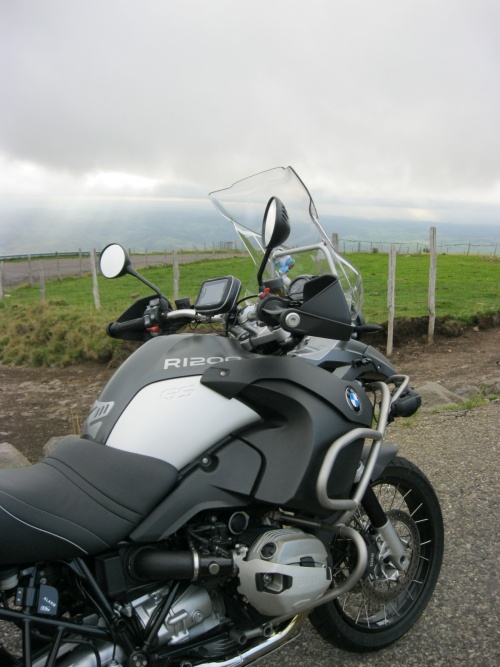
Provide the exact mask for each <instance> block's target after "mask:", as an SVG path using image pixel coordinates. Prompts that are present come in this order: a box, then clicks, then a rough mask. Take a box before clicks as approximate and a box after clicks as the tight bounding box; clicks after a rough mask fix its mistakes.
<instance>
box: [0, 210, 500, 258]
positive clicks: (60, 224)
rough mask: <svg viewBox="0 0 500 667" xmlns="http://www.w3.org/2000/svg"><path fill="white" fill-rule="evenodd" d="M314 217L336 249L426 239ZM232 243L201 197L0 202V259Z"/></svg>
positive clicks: (402, 226) (475, 238) (483, 235)
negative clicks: (114, 246)
mask: <svg viewBox="0 0 500 667" xmlns="http://www.w3.org/2000/svg"><path fill="white" fill-rule="evenodd" d="M321 221H322V223H323V226H324V228H325V230H326V231H327V232H328V233H329V234H332V233H333V232H337V233H338V234H339V237H340V240H341V244H340V250H341V251H342V250H343V249H344V247H345V250H346V251H349V250H356V249H357V247H358V243H361V244H362V246H361V247H362V249H363V250H366V249H369V246H367V244H372V245H373V246H374V247H379V249H381V250H385V249H387V246H388V244H390V243H396V244H411V243H414V244H415V245H414V248H415V249H416V247H417V246H416V244H417V243H418V244H419V247H420V249H421V247H423V246H425V245H426V244H428V239H429V227H430V224H429V223H427V222H426V223H423V222H418V223H417V222H415V221H401V222H398V223H395V222H387V223H381V222H380V221H377V222H374V221H368V220H360V219H355V218H346V217H344V218H338V217H333V216H323V217H321ZM436 226H437V228H438V232H437V238H438V245H439V247H440V249H441V250H442V251H444V252H463V250H464V245H466V244H468V243H472V244H473V246H474V247H473V249H472V250H471V252H490V253H492V252H493V250H494V248H495V244H496V243H497V242H499V241H500V232H499V228H498V227H496V226H492V225H473V226H467V225H462V224H451V223H439V224H437V225H436ZM236 240H237V237H236V235H235V233H234V231H233V229H232V227H231V225H230V224H229V222H227V221H225V220H224V219H223V218H222V217H221V215H220V214H218V213H217V211H216V210H215V209H214V207H213V206H212V204H211V203H210V201H209V200H208V199H207V200H177V201H172V200H162V199H159V200H154V199H151V200H143V199H141V200H130V199H129V200H118V199H100V200H87V199H75V198H73V199H64V198H61V199H53V200H50V201H48V200H45V199H27V200H23V201H16V200H0V256H8V255H16V254H28V253H32V254H36V253H42V252H55V251H58V252H69V251H74V250H78V249H79V248H81V249H82V250H90V249H91V248H93V247H94V248H97V249H101V248H102V247H104V246H105V245H106V244H107V243H109V242H111V241H117V242H119V243H121V244H122V245H124V246H125V247H127V248H131V249H135V250H137V251H142V250H145V249H147V250H171V249H180V248H184V249H192V248H193V246H196V247H198V248H204V247H205V248H211V247H212V245H213V244H219V243H221V242H225V241H232V242H234V241H236ZM384 244H385V246H386V247H382V248H380V246H384ZM455 244H460V247H459V246H456V245H455ZM455 247H456V249H454V248H455ZM497 254H500V249H498V250H497Z"/></svg>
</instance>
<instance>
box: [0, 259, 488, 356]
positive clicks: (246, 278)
mask: <svg viewBox="0 0 500 667" xmlns="http://www.w3.org/2000/svg"><path fill="white" fill-rule="evenodd" d="M348 257H349V259H350V260H351V261H352V262H353V263H354V264H355V265H356V266H357V267H358V268H359V269H360V271H361V273H362V275H363V282H364V286H365V305H364V308H363V314H364V315H365V318H366V320H367V321H369V322H375V323H383V322H385V321H386V320H387V274H388V257H387V255H385V254H381V253H372V254H369V253H359V254H356V253H352V254H349V255H348ZM311 270H312V269H311V267H309V266H305V265H304V266H303V267H301V268H299V267H298V266H296V267H295V269H294V271H293V275H298V273H299V272H300V271H307V272H309V271H311ZM227 274H232V275H235V276H237V277H239V278H240V280H241V281H242V283H243V286H244V289H245V288H246V289H247V290H248V292H249V293H252V292H254V291H255V287H256V285H255V278H254V276H255V267H254V265H253V264H252V263H251V262H250V260H247V259H245V258H238V259H219V260H210V261H201V262H194V263H191V264H187V265H182V266H181V267H180V285H179V295H180V296H189V297H190V298H191V300H192V301H194V300H195V298H196V295H197V293H198V289H199V286H200V284H201V283H202V282H203V281H204V280H206V279H207V278H213V277H217V276H223V275H227ZM144 275H145V276H146V277H147V278H148V280H150V281H151V282H153V283H155V284H157V285H158V286H159V287H160V288H161V289H162V290H163V291H164V293H165V294H166V295H167V296H171V295H172V294H173V273H172V267H171V266H158V267H152V268H149V269H145V270H144ZM428 276H429V256H428V255H426V254H419V255H398V258H397V273H396V317H397V318H400V317H422V316H426V315H427V314H428V313H427V293H428ZM292 277H293V276H292ZM149 293H150V291H149V290H148V288H146V287H145V286H144V285H142V283H140V282H139V281H137V280H135V279H134V278H132V277H130V276H125V277H124V278H121V279H119V280H108V281H107V280H104V279H103V278H101V277H99V296H100V302H101V308H100V309H99V310H96V309H95V307H94V298H93V291H92V280H91V277H90V276H88V277H85V278H66V279H64V280H61V281H52V282H48V283H46V285H45V303H44V304H43V305H42V304H41V299H40V289H39V287H38V286H35V287H31V288H30V287H29V286H26V285H23V286H21V287H18V288H16V289H12V290H11V291H9V292H8V293H7V294H4V298H3V300H2V301H0V362H1V363H4V364H25V365H68V364H72V363H80V362H85V361H89V360H93V361H102V362H107V361H109V360H110V359H112V358H116V357H119V356H122V355H124V354H126V353H127V346H126V345H125V347H124V343H123V342H121V341H116V340H112V339H110V338H108V337H107V336H106V335H105V333H104V331H105V325H106V324H107V323H108V322H110V321H113V320H114V319H116V318H117V317H118V316H119V315H120V313H121V312H122V311H124V310H125V309H126V308H127V307H128V306H129V305H130V304H131V303H132V302H133V301H134V300H135V299H136V298H138V297H139V296H144V295H147V294H149ZM499 312H500V261H499V258H493V257H489V258H488V257H484V256H472V255H471V256H463V255H440V256H439V257H438V278H437V287H436V313H437V316H438V317H440V318H452V319H456V320H461V321H464V322H469V323H472V322H474V321H475V320H476V318H477V317H478V316H484V315H489V314H492V313H499ZM128 349H130V348H128Z"/></svg>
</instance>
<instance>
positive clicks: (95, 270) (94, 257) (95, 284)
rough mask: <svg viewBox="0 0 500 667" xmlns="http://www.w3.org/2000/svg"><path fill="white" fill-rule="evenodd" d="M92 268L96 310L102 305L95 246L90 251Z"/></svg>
mask: <svg viewBox="0 0 500 667" xmlns="http://www.w3.org/2000/svg"><path fill="white" fill-rule="evenodd" d="M90 270H91V271H92V291H93V294H94V305H95V307H96V310H99V308H100V307H101V300H100V299H99V285H98V284H97V269H96V254H95V248H92V250H91V251H90Z"/></svg>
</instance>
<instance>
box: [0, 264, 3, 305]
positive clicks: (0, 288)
mask: <svg viewBox="0 0 500 667" xmlns="http://www.w3.org/2000/svg"><path fill="white" fill-rule="evenodd" d="M2 281H3V262H0V301H1V300H2V299H3V284H2Z"/></svg>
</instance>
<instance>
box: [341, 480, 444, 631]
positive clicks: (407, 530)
mask: <svg viewBox="0 0 500 667" xmlns="http://www.w3.org/2000/svg"><path fill="white" fill-rule="evenodd" d="M373 489H374V491H375V494H376V496H377V498H378V500H379V502H380V504H381V505H382V507H383V509H384V511H385V513H386V514H387V516H388V518H390V520H391V521H392V522H393V524H394V527H395V529H396V531H397V533H398V534H399V536H400V537H401V539H402V540H403V542H404V544H405V546H406V548H405V557H406V558H405V565H404V570H405V571H404V574H401V573H399V572H398V571H397V570H396V568H394V567H393V566H392V564H391V563H390V562H389V561H388V559H387V558H385V556H384V549H385V548H386V545H385V544H384V543H383V541H382V540H381V539H380V537H379V536H378V535H377V536H376V535H374V534H373V531H371V526H370V523H369V521H368V519H367V517H366V514H365V513H364V512H363V510H360V511H358V513H357V514H356V515H355V516H354V517H353V519H352V521H351V525H352V526H353V527H355V528H356V529H357V530H358V531H360V532H362V534H364V535H365V537H366V540H367V543H368V553H369V567H368V568H367V572H366V573H365V576H364V577H363V579H362V580H361V581H360V582H358V584H357V585H356V586H355V587H354V588H353V589H352V590H351V591H349V592H348V593H346V594H345V595H343V596H340V597H339V598H338V599H337V600H335V605H336V606H337V609H338V610H339V612H340V614H341V616H342V617H343V618H344V620H345V621H346V622H347V623H348V624H349V625H351V626H353V627H355V628H356V629H357V630H360V631H363V632H378V631H382V630H386V629H387V628H388V627H389V626H393V625H396V624H397V623H398V622H400V621H401V620H402V619H403V617H406V616H407V614H408V612H409V611H410V609H411V608H412V607H414V605H415V604H416V603H417V601H418V600H419V599H420V596H421V593H422V592H423V590H424V588H425V583H426V580H427V577H428V575H429V571H430V567H431V562H432V556H433V552H434V539H433V529H432V521H431V516H430V512H429V507H428V505H427V501H426V499H425V497H424V496H423V494H422V493H420V492H419V490H418V489H417V488H415V486H413V485H410V484H409V483H404V482H402V481H401V480H395V481H391V480H389V479H388V480H384V481H383V482H379V483H375V484H374V485H373ZM332 557H333V564H334V569H333V577H334V580H335V581H336V582H337V583H339V584H340V583H341V582H342V581H344V580H345V579H346V578H347V576H348V575H349V572H351V571H352V569H353V568H354V565H355V563H356V559H357V553H356V549H355V548H354V545H353V544H352V543H351V541H350V540H345V539H343V538H337V539H336V540H335V541H334V543H333V545H332Z"/></svg>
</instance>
